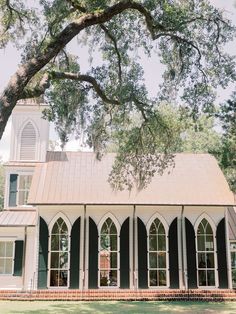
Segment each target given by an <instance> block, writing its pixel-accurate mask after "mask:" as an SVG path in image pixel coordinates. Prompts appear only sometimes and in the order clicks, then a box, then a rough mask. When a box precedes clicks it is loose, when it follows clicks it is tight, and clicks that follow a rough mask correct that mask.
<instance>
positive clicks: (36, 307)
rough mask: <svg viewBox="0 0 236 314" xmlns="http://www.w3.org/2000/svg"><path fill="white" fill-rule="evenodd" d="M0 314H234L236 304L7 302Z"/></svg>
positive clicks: (1, 307)
mask: <svg viewBox="0 0 236 314" xmlns="http://www.w3.org/2000/svg"><path fill="white" fill-rule="evenodd" d="M0 313H1V314H3V313H17V314H19V313H24V314H38V313H40V314H41V313H50V314H61V313H66V314H67V313H70V314H71V313H80V314H87V313H97V314H102V313H105V314H108V313H119V314H122V313H132V314H135V313H145V314H148V313H162V314H170V313H171V314H172V313H173V314H175V313H176V314H177V313H178V314H180V313H186V314H213V313H214V314H218V313H222V314H235V313H236V303H234V302H230V303H207V302H177V301H176V302H153V301H152V302H150V301H149V302H138V301H133V302H119V301H113V302H112V301H111V302H109V301H107V302H105V301H104V302H102V301H100V302H74V301H71V302H66V301H53V302H48V301H32V302H29V301H21V302H17V301H8V302H4V303H0Z"/></svg>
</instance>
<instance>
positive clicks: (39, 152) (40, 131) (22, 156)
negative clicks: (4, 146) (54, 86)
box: [10, 99, 49, 162]
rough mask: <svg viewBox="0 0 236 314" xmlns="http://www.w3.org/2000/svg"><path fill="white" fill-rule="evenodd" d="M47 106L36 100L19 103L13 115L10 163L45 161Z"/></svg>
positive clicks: (47, 129) (47, 124) (47, 131)
mask: <svg viewBox="0 0 236 314" xmlns="http://www.w3.org/2000/svg"><path fill="white" fill-rule="evenodd" d="M45 106H46V105H45V104H40V103H39V101H37V100H35V99H30V100H26V101H25V100H24V101H19V102H18V103H17V105H16V107H15V109H14V110H13V113H12V132H11V148H10V162H14V161H17V162H19V161H20V162H22V161H24V162H29V161H30V162H37V161H45V158H46V152H47V148H48V140H49V122H48V121H47V120H44V119H42V110H43V109H45Z"/></svg>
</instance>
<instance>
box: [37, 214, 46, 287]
mask: <svg viewBox="0 0 236 314" xmlns="http://www.w3.org/2000/svg"><path fill="white" fill-rule="evenodd" d="M47 274H48V226H47V224H46V222H45V221H44V219H43V218H42V217H40V222H39V259H38V288H39V289H46V288H47Z"/></svg>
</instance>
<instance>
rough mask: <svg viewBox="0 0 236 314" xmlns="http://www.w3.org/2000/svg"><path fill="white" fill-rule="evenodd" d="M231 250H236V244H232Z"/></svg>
mask: <svg viewBox="0 0 236 314" xmlns="http://www.w3.org/2000/svg"><path fill="white" fill-rule="evenodd" d="M230 249H231V250H236V242H230Z"/></svg>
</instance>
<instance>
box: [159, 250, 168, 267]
mask: <svg viewBox="0 0 236 314" xmlns="http://www.w3.org/2000/svg"><path fill="white" fill-rule="evenodd" d="M157 265H158V268H166V253H158V264H157Z"/></svg>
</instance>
